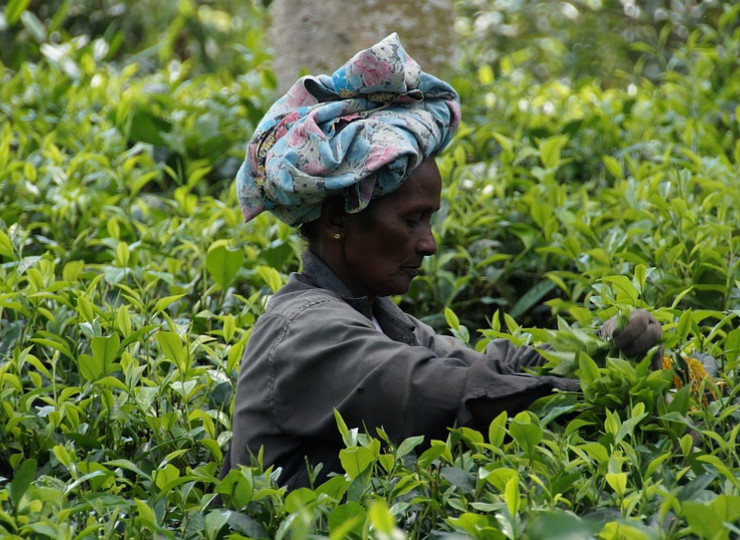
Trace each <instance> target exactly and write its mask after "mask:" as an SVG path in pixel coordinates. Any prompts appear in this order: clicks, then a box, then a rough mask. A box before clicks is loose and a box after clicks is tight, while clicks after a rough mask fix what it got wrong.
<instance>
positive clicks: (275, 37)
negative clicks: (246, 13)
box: [270, 0, 455, 93]
mask: <svg viewBox="0 0 740 540" xmlns="http://www.w3.org/2000/svg"><path fill="white" fill-rule="evenodd" d="M270 9H271V15H272V25H271V28H270V39H271V41H272V43H273V46H274V50H275V57H274V67H275V73H276V75H277V78H278V90H279V91H280V92H281V93H282V92H285V91H286V90H287V89H288V88H289V87H290V86H291V85H292V84H293V83H294V82H295V81H296V79H298V77H300V76H301V75H305V74H311V75H316V74H319V73H329V74H331V73H333V72H334V70H336V69H337V68H339V67H341V66H342V64H344V62H346V61H347V60H349V59H350V58H351V57H352V55H354V54H355V53H356V52H357V51H359V50H362V49H366V48H368V47H370V46H372V45H374V44H375V43H377V42H378V41H380V40H381V39H383V38H384V37H386V36H387V35H388V34H390V33H392V32H397V33H398V35H399V36H400V38H401V43H403V46H404V48H405V49H406V52H407V53H408V54H409V55H411V57H412V58H414V60H416V61H417V62H418V63H419V64H420V65H421V67H422V69H423V70H424V71H427V72H429V73H432V74H436V75H438V74H439V73H440V71H443V70H444V69H445V68H446V67H447V66H449V64H450V62H451V60H452V55H453V52H454V46H455V5H454V1H453V0H356V1H354V0H353V1H347V0H273V2H272V4H271V7H270Z"/></svg>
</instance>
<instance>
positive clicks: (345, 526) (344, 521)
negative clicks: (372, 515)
mask: <svg viewBox="0 0 740 540" xmlns="http://www.w3.org/2000/svg"><path fill="white" fill-rule="evenodd" d="M366 517H367V515H366V513H365V509H364V508H363V507H362V505H361V504H359V503H357V502H355V501H349V502H347V503H345V504H341V505H339V506H337V507H336V508H334V509H333V510H332V511H331V513H330V514H329V532H330V535H329V538H330V539H331V540H344V539H345V538H349V537H351V533H360V532H361V531H362V525H363V523H364V522H365V519H366Z"/></svg>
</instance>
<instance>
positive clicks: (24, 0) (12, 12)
mask: <svg viewBox="0 0 740 540" xmlns="http://www.w3.org/2000/svg"><path fill="white" fill-rule="evenodd" d="M30 3H31V0H10V2H8V3H7V4H6V5H5V20H6V22H7V23H8V26H13V25H14V24H15V23H16V22H18V20H19V19H20V18H21V14H22V13H23V11H25V9H26V8H27V7H28V5H29V4H30Z"/></svg>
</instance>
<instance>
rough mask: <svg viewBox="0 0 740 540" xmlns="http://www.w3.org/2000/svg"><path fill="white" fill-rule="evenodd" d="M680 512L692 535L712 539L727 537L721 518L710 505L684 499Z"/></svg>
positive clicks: (719, 539)
mask: <svg viewBox="0 0 740 540" xmlns="http://www.w3.org/2000/svg"><path fill="white" fill-rule="evenodd" d="M681 513H682V514H683V517H684V518H686V521H687V522H688V524H689V532H691V533H693V534H692V536H694V537H696V538H711V539H712V540H724V539H725V538H729V533H728V532H727V530H726V529H725V527H724V524H723V522H722V519H721V518H720V517H719V516H718V515H717V514H716V513H715V512H714V511H713V510H712V508H711V507H710V506H708V505H706V504H704V503H699V502H694V501H684V502H683V503H681Z"/></svg>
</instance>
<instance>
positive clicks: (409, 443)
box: [395, 435, 424, 458]
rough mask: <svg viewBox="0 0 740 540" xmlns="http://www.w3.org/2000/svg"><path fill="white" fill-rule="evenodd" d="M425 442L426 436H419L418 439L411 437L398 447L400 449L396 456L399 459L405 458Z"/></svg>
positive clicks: (397, 450)
mask: <svg viewBox="0 0 740 540" xmlns="http://www.w3.org/2000/svg"><path fill="white" fill-rule="evenodd" d="M423 442H424V436H423V435H418V436H416V437H409V438H408V439H404V440H403V441H402V442H401V444H399V445H398V448H397V449H396V452H395V455H396V457H397V458H400V457H403V456H405V455H406V454H408V453H409V452H411V451H412V450H413V449H414V448H416V447H417V446H419V445H420V444H421V443H423Z"/></svg>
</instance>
